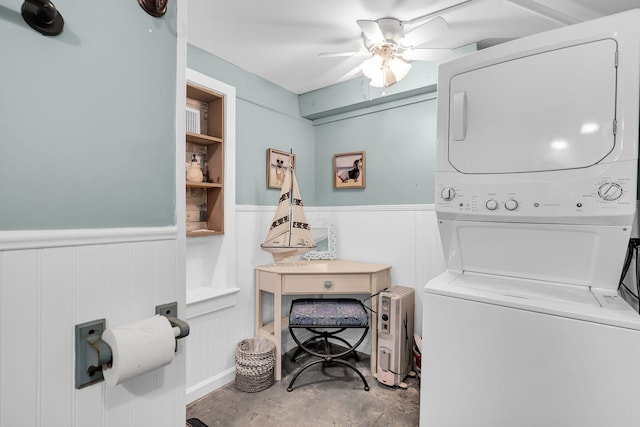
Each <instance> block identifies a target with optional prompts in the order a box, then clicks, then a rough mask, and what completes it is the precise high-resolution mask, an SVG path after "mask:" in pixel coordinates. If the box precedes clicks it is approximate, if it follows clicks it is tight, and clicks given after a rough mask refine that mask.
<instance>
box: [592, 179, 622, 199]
mask: <svg viewBox="0 0 640 427" xmlns="http://www.w3.org/2000/svg"><path fill="white" fill-rule="evenodd" d="M598 196H600V198H601V199H602V200H606V201H608V202H610V201H612V200H618V199H619V198H620V197H622V187H621V186H620V184H616V183H615V182H607V183H605V184H602V185H601V186H600V188H598Z"/></svg>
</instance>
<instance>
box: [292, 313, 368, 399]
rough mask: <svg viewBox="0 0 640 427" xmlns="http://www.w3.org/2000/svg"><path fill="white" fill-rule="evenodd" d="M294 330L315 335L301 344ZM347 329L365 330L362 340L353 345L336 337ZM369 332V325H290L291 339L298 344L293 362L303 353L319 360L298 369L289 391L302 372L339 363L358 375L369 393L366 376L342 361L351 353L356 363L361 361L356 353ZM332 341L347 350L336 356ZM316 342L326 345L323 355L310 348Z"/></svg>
mask: <svg viewBox="0 0 640 427" xmlns="http://www.w3.org/2000/svg"><path fill="white" fill-rule="evenodd" d="M294 329H306V330H308V331H310V332H312V333H313V334H315V335H314V336H312V337H311V338H309V339H307V340H306V341H304V342H300V340H299V339H298V337H296V335H295V332H294ZM319 329H322V330H319ZM346 329H363V332H362V336H361V337H360V339H359V340H358V342H357V343H356V344H354V345H351V344H349V342H348V341H347V340H345V339H344V338H342V337H338V336H336V334H339V333H341V332H343V331H345V330H346ZM368 331H369V325H368V324H367V325H366V326H317V325H316V326H308V325H294V326H291V325H289V332H290V333H291V337H292V338H293V340H294V341H295V342H296V344H298V348H297V349H296V351H295V352H294V354H293V356H292V357H291V361H293V362H294V361H295V359H296V357H297V356H298V355H299V354H300V353H301V352H303V351H304V352H306V353H308V354H310V355H312V356H315V357H318V358H319V359H317V360H312V361H311V362H308V363H307V364H306V365H304V366H302V367H301V368H300V369H298V371H297V372H296V373H295V374H294V376H293V378H292V379H291V381H290V382H289V386H288V387H287V391H292V390H293V383H295V381H296V379H297V378H298V376H299V375H300V374H301V373H302V372H304V371H305V370H307V369H308V368H310V367H312V366H314V365H317V364H319V363H323V364H328V363H338V364H341V365H344V366H346V367H348V368H350V369H352V370H353V371H355V372H356V373H357V374H358V376H359V377H360V379H361V380H362V382H363V383H364V389H365V390H366V391H369V384H368V383H367V380H366V379H365V378H364V375H362V372H360V370H359V369H358V368H356V366H355V365H353V364H351V363H349V362H347V361H346V360H343V359H342V357H345V356H348V355H349V354H350V353H353V355H354V357H355V360H356V361H359V360H360V358H359V357H358V354H357V353H356V348H357V347H358V346H359V345H360V344H361V343H362V341H364V339H365V337H366V336H367V332H368ZM330 339H334V340H337V341H340V342H341V343H343V344H345V345H346V346H347V349H346V350H344V351H342V352H339V353H335V354H333V353H331V342H329V340H330ZM315 342H322V343H323V344H324V345H323V346H322V347H323V350H324V352H323V353H321V352H318V351H314V350H313V349H311V348H309V345H310V344H312V343H315Z"/></svg>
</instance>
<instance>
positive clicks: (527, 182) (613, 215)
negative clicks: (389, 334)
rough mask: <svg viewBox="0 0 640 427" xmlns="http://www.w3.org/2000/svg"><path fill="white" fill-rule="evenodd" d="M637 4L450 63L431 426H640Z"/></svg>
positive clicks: (441, 134) (424, 413)
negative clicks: (626, 272)
mask: <svg viewBox="0 0 640 427" xmlns="http://www.w3.org/2000/svg"><path fill="white" fill-rule="evenodd" d="M639 76H640V11H638V10H634V11H631V12H626V13H623V14H618V15H613V16H610V17H606V18H602V19H599V20H594V21H590V22H585V23H581V24H577V25H574V26H570V27H565V28H562V29H558V30H554V31H550V32H546V33H542V34H538V35H535V36H531V37H527V38H522V39H518V40H514V41H512V42H509V43H504V44H501V45H498V46H494V47H492V48H490V49H486V50H483V51H479V52H477V53H474V54H471V55H467V56H464V57H461V58H458V59H455V60H452V61H450V62H447V63H444V64H441V65H440V67H439V74H438V130H437V161H436V163H437V165H436V169H437V170H436V201H435V203H436V211H437V218H438V223H439V224H438V225H439V230H440V235H441V239H442V246H443V250H444V254H445V260H446V263H447V271H446V272H445V273H443V274H442V275H440V276H438V277H436V278H435V279H433V280H432V281H430V282H429V283H428V284H427V285H426V286H425V289H424V295H423V327H422V334H423V336H422V338H423V348H422V381H421V408H420V412H421V417H420V420H421V425H422V426H425V427H427V426H428V427H449V426H451V427H466V426H473V427H512V426H518V427H527V426H544V427H552V426H563V427H570V426H575V427H590V426H592V427H601V426H612V427H613V426H616V427H618V426H620V427H622V426H632V425H640V415H639V414H640V412H639V411H638V406H637V402H638V397H639V396H640V370H639V369H637V366H638V362H639V361H640V316H639V315H638V313H637V312H635V311H634V309H632V308H631V307H630V306H629V305H628V304H627V303H626V302H625V301H624V300H623V299H622V298H621V297H620V296H619V295H618V292H617V288H618V283H619V280H620V274H621V271H622V266H623V263H624V259H625V253H626V250H627V244H628V241H629V238H630V236H631V230H632V226H633V223H634V216H635V214H636V205H637V204H636V199H637V181H638V180H637V169H638V128H639V120H638V117H639V103H640V77H639Z"/></svg>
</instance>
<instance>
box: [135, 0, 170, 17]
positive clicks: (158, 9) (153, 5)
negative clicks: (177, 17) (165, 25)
mask: <svg viewBox="0 0 640 427" xmlns="http://www.w3.org/2000/svg"><path fill="white" fill-rule="evenodd" d="M168 1H169V0H138V4H139V5H140V6H142V8H143V9H144V11H145V12H147V13H148V14H149V15H151V16H155V17H156V18H159V17H161V16H162V15H164V14H165V13H167V2H168Z"/></svg>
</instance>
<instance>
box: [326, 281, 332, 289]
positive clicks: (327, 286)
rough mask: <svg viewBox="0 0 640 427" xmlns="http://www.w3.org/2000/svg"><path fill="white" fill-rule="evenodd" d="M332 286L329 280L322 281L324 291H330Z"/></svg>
mask: <svg viewBox="0 0 640 427" xmlns="http://www.w3.org/2000/svg"><path fill="white" fill-rule="evenodd" d="M332 286H333V282H332V281H331V280H325V281H324V287H325V289H331V287H332Z"/></svg>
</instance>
